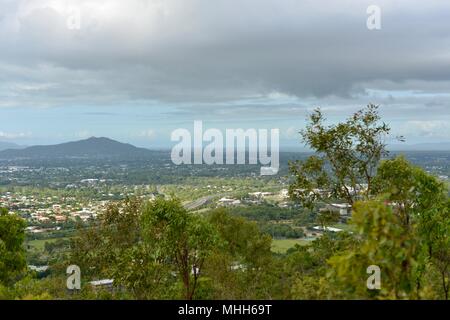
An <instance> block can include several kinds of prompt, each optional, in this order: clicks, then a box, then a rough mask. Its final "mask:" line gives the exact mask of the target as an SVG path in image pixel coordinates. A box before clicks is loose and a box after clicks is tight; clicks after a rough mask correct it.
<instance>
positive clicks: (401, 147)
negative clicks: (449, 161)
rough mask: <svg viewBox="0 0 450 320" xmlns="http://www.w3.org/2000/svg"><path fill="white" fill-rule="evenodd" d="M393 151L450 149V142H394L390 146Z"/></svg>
mask: <svg viewBox="0 0 450 320" xmlns="http://www.w3.org/2000/svg"><path fill="white" fill-rule="evenodd" d="M388 149H389V150H392V151H450V142H439V143H418V144H392V145H389V146H388Z"/></svg>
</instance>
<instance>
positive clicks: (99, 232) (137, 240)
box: [71, 198, 218, 299]
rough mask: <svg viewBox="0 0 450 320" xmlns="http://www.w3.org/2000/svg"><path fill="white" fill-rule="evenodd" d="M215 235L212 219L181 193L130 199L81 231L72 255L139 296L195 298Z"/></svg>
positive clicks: (89, 271)
mask: <svg viewBox="0 0 450 320" xmlns="http://www.w3.org/2000/svg"><path fill="white" fill-rule="evenodd" d="M217 239H218V237H217V233H216V230H215V229H214V228H213V227H212V226H211V224H210V223H208V222H207V221H206V220H205V219H204V218H203V217H201V216H198V215H195V214H191V213H189V212H187V211H186V209H184V208H183V206H182V205H181V204H180V202H179V201H178V200H177V199H172V200H165V199H164V198H156V199H155V200H154V201H152V202H147V203H141V202H140V201H139V200H136V199H127V200H126V201H125V202H123V203H119V204H115V205H112V206H110V207H109V208H108V210H106V212H105V214H103V215H102V216H101V217H100V222H99V224H98V225H96V226H94V227H93V228H91V229H88V230H81V231H80V233H79V237H77V239H75V240H74V243H73V246H74V248H73V253H72V257H71V260H72V261H73V263H76V264H79V265H80V267H82V269H83V270H86V272H84V274H87V275H90V276H94V277H97V278H98V277H111V278H113V279H114V282H115V284H116V285H121V286H123V287H125V288H126V289H128V290H129V291H130V292H131V293H132V294H133V295H134V296H135V297H136V298H139V299H145V298H153V299H154V298H174V297H176V298H179V297H180V296H183V297H184V298H185V299H193V298H194V297H195V293H196V290H197V288H198V284H199V278H200V276H201V273H202V269H203V265H204V262H205V260H206V259H207V258H208V257H209V255H210V254H211V252H212V250H213V249H214V248H215V246H216V242H217ZM177 278H179V279H180V282H181V287H182V288H183V289H182V290H181V291H182V293H181V294H180V290H177V282H176V279H177Z"/></svg>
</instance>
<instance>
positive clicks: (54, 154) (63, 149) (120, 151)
mask: <svg viewBox="0 0 450 320" xmlns="http://www.w3.org/2000/svg"><path fill="white" fill-rule="evenodd" d="M151 155H153V152H152V151H150V150H148V149H144V148H138V147H135V146H133V145H131V144H128V143H121V142H118V141H115V140H112V139H109V138H103V137H102V138H96V137H91V138H89V139H86V140H80V141H73V142H66V143H61V144H56V145H45V146H32V147H27V148H24V149H8V150H4V151H1V152H0V159H18V158H20V159H54V158H88V159H91V158H94V159H97V158H124V159H134V158H145V157H148V156H151Z"/></svg>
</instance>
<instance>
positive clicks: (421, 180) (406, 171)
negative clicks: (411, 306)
mask: <svg viewBox="0 0 450 320" xmlns="http://www.w3.org/2000/svg"><path fill="white" fill-rule="evenodd" d="M373 192H374V193H376V194H382V195H383V197H384V198H385V199H386V200H387V201H388V202H389V203H390V204H391V206H392V208H393V210H394V213H395V214H396V215H397V216H398V217H399V221H400V223H401V224H402V225H403V226H404V228H405V232H408V233H413V232H415V233H416V235H415V237H416V238H418V239H420V241H421V247H420V248H421V249H422V251H423V252H421V253H420V256H421V265H420V267H419V270H420V271H421V273H422V274H421V275H420V276H419V277H418V278H417V280H416V286H417V290H420V288H421V286H422V284H421V278H422V277H423V276H424V275H425V273H426V272H427V271H429V267H434V268H436V270H438V272H439V274H440V278H441V281H440V287H441V288H442V291H441V292H442V294H443V297H444V298H445V299H448V298H449V296H448V294H449V281H450V280H449V278H450V240H449V235H450V214H449V211H448V207H449V199H448V190H447V187H446V186H445V185H444V183H443V182H441V181H439V180H438V179H436V178H435V177H433V176H431V175H430V174H428V173H426V172H425V171H424V170H423V169H421V168H419V167H416V166H413V165H411V164H410V163H409V162H408V161H407V160H406V159H405V158H404V157H403V156H399V157H396V158H394V159H389V160H385V161H382V163H381V164H380V167H379V169H378V173H377V176H376V177H375V179H374V189H373ZM417 255H418V256H419V253H418V254H417ZM430 264H431V265H430Z"/></svg>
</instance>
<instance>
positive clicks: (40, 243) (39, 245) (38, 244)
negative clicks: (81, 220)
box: [26, 238, 69, 251]
mask: <svg viewBox="0 0 450 320" xmlns="http://www.w3.org/2000/svg"><path fill="white" fill-rule="evenodd" d="M67 239H69V238H50V239H39V240H30V241H28V242H27V243H26V245H27V246H30V249H32V250H33V249H34V250H37V251H43V250H44V246H45V243H46V242H48V243H52V242H55V241H57V240H67Z"/></svg>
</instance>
